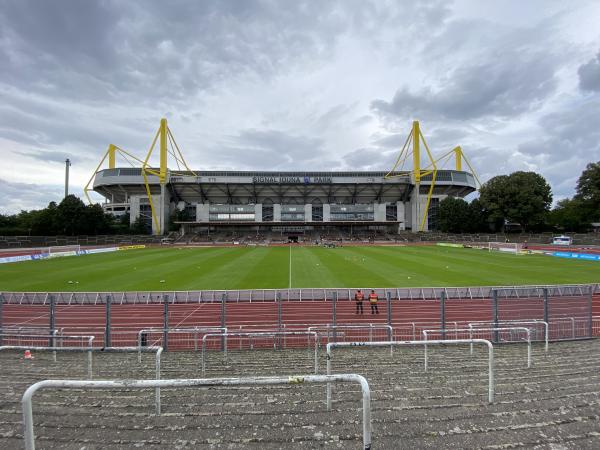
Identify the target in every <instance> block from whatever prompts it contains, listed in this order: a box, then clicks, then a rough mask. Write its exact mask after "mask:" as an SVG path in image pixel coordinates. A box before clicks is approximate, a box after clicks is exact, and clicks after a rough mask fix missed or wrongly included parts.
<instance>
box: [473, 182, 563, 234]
mask: <svg viewBox="0 0 600 450" xmlns="http://www.w3.org/2000/svg"><path fill="white" fill-rule="evenodd" d="M479 198H480V200H481V204H482V205H483V207H484V208H485V209H486V210H487V211H488V212H489V218H490V220H492V221H500V220H501V221H502V222H506V221H510V222H516V223H519V224H520V225H521V227H523V229H524V230H527V229H529V228H530V227H532V226H537V225H540V224H543V223H544V219H545V218H546V215H547V213H548V211H549V210H550V205H551V204H552V190H551V189H550V185H548V183H547V182H546V180H545V179H544V177H542V176H541V175H539V174H537V173H535V172H514V173H512V174H510V175H500V176H497V177H494V178H492V179H491V180H489V181H488V182H487V183H485V184H484V185H483V186H482V187H481V190H480V196H479Z"/></svg>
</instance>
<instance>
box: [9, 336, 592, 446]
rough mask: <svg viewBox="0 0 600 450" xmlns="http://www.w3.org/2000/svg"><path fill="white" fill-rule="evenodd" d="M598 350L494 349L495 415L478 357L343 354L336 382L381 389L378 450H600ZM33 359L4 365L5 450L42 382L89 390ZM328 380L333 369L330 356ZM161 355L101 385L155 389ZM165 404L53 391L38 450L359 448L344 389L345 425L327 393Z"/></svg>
mask: <svg viewBox="0 0 600 450" xmlns="http://www.w3.org/2000/svg"><path fill="white" fill-rule="evenodd" d="M599 350H600V341H598V340H590V341H579V342H564V343H554V344H551V346H550V351H549V353H548V354H546V353H544V351H543V345H542V344H535V346H534V351H533V367H532V368H531V369H526V368H525V367H524V355H525V351H526V350H525V348H524V347H523V346H522V345H505V346H497V347H496V348H495V357H496V358H495V359H496V364H495V366H496V398H495V403H494V404H492V405H488V404H487V395H486V394H487V387H488V386H487V349H486V350H484V349H483V348H479V349H477V348H476V349H475V354H474V355H473V356H471V355H469V350H468V346H464V347H452V346H448V347H445V348H440V347H437V348H433V347H432V348H430V349H429V355H430V359H429V367H430V370H429V372H427V373H425V372H423V349H422V348H421V347H418V348H409V347H402V348H396V349H395V350H394V356H392V357H391V356H390V354H389V348H381V349H369V348H355V349H351V350H348V349H336V350H335V351H334V354H333V359H332V367H333V373H358V374H361V375H364V376H365V377H366V378H367V379H368V381H369V384H370V387H371V395H372V402H371V406H372V424H373V448H374V449H382V448H385V449H402V448H407V449H408V448H411V449H419V448H431V449H439V448H456V449H465V448H496V449H501V448H544V449H545V448H553V449H582V448H590V449H591V448H600V415H599V414H600V413H599V411H600V408H599V405H600V370H599V369H600V352H599ZM34 356H35V359H33V360H23V359H22V355H20V354H17V353H11V352H1V353H0V399H1V400H0V447H1V448H3V449H12V448H22V446H23V439H22V434H23V428H22V416H21V405H20V399H21V396H22V394H23V392H24V391H25V389H26V388H27V386H29V385H31V384H32V383H34V382H36V381H39V380H43V379H56V378H64V379H85V378H86V376H87V370H86V365H85V361H86V360H85V355H83V354H76V353H65V354H59V355H58V361H57V362H56V363H53V362H52V356H51V354H45V353H35V354H34ZM199 363H200V355H199V353H191V352H190V353H187V352H185V353H184V352H176V353H166V354H163V370H162V378H163V379H167V378H200V370H199ZM320 367H321V373H323V370H324V368H325V358H324V352H321V361H320ZM312 371H313V361H312V359H311V357H310V356H309V353H308V351H307V350H285V351H274V350H255V351H249V350H246V351H241V352H240V351H237V352H236V351H230V352H229V357H228V360H227V362H225V361H224V360H223V355H222V354H221V353H220V352H216V351H212V352H211V353H210V355H209V357H208V359H207V377H217V376H227V377H229V376H251V375H298V374H310V373H312ZM153 377H154V355H151V354H144V355H143V362H142V365H141V366H140V365H138V363H137V356H136V355H135V354H131V355H125V354H102V353H96V354H94V378H95V379H122V378H140V379H141V378H146V379H148V378H153ZM153 395H154V394H153V392H152V391H151V390H148V391H140V390H136V391H134V390H125V391H79V390H69V391H52V390H42V391H40V392H38V393H37V394H36V395H35V396H34V398H33V405H34V406H33V413H34V421H35V432H36V444H37V448H67V449H78V450H79V449H84V448H85V449H87V450H90V449H100V448H102V449H109V448H110V449H126V448H127V449H129V448H136V447H139V448H169V449H172V448H207V449H208V448H227V449H239V448H255V449H258V448H260V449H276V448H286V449H288V448H298V449H299V448H321V447H325V448H343V449H346V448H357V449H358V448H361V444H362V427H361V410H360V408H361V395H360V389H359V388H358V386H356V385H353V384H348V385H346V384H344V385H336V388H335V390H334V393H333V411H332V412H327V411H326V407H325V387H324V386H323V385H294V386H289V385H286V386H261V387H229V388H222V387H213V388H202V389H200V388H194V389H182V390H170V389H163V390H162V401H163V406H162V411H163V414H162V416H160V417H156V416H155V415H154V407H153V401H154V397H153Z"/></svg>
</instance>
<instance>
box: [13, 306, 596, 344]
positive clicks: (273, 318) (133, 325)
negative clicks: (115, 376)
mask: <svg viewBox="0 0 600 450" xmlns="http://www.w3.org/2000/svg"><path fill="white" fill-rule="evenodd" d="M498 303H499V316H500V320H526V319H529V320H531V319H538V320H541V319H542V318H543V316H544V304H543V300H541V299H539V298H530V299H500V300H499V302H498ZM440 306H441V305H440V302H439V300H394V301H392V311H391V322H392V326H393V328H394V338H396V339H412V338H413V337H414V338H417V339H419V338H420V335H421V331H422V330H423V329H427V328H439V327H440V312H441V311H440ZM3 308H4V310H3V324H2V325H3V327H9V326H10V327H38V328H46V329H48V327H49V318H50V311H49V306H48V305H11V304H5V305H4V307H3ZM587 308H588V299H587V298H584V297H580V298H575V297H561V298H551V299H549V317H550V319H551V320H550V321H551V322H556V324H554V325H553V327H551V338H562V337H569V333H571V332H572V333H573V334H574V335H576V337H577V336H584V335H586V333H587V331H588V330H589V328H588V327H587V325H585V324H584V323H583V318H586V317H587V315H588V313H587V311H588V310H587ZM378 309H379V314H371V311H370V306H369V303H368V302H367V301H365V302H364V314H360V315H358V314H356V310H355V304H354V302H353V301H348V300H338V302H337V320H336V323H337V324H338V325H341V324H344V325H367V326H368V325H369V324H373V325H374V326H375V328H374V329H373V330H371V331H369V330H368V329H341V328H340V329H339V332H340V333H343V335H342V336H343V339H345V340H347V341H348V340H365V339H370V338H372V339H381V340H387V339H388V331H387V330H386V329H384V328H383V327H381V328H378V327H376V326H377V325H380V326H381V325H387V302H385V301H381V300H380V301H379V304H378ZM445 313H446V327H447V328H451V327H460V326H464V325H466V324H467V323H468V322H476V321H488V322H489V321H491V320H492V318H493V311H492V304H491V301H490V300H489V299H487V300H446V302H445ZM592 313H593V315H594V316H600V295H597V296H595V297H594V298H593V302H592ZM105 314H106V309H105V306H104V305H59V306H57V307H56V314H55V323H56V328H58V329H62V332H63V334H71V335H72V334H82V335H94V336H95V345H104V336H105V335H104V329H105ZM163 314H164V305H162V304H147V305H144V304H135V305H131V304H129V305H112V306H111V345H115V346H124V345H137V335H138V331H139V330H141V329H143V328H150V327H154V328H162V327H163ZM225 316H226V320H225V321H224V324H225V326H226V327H227V328H228V329H229V331H230V332H235V331H243V332H250V331H265V330H277V326H278V325H277V324H278V306H277V303H275V302H268V301H267V302H251V303H250V302H229V303H226V311H225ZM568 317H579V318H581V319H582V320H580V321H578V322H577V323H576V324H575V325H573V324H572V323H571V322H570V321H569V320H568V319H565V318H568ZM168 322H169V328H185V327H209V326H211V327H220V326H221V324H222V322H221V304H220V303H211V302H206V303H204V302H203V303H193V304H191V303H185V304H183V303H180V304H170V305H169V317H168ZM333 322H334V321H333V303H332V302H331V301H324V300H315V301H310V300H303V301H282V302H281V323H282V324H283V327H284V329H285V330H288V331H289V330H306V328H307V327H309V326H319V325H326V324H331V323H333ZM586 323H587V322H586ZM413 324H414V325H413ZM598 325H599V326H598V327H597V329H595V330H594V333H595V335H600V320H599V323H598ZM574 327H575V328H576V330H575V331H573V329H574ZM201 336H202V335H200V336H199V338H201ZM194 340H195V338H194V336H193V335H192V334H191V333H182V334H175V333H172V334H170V335H169V348H170V349H190V348H194V345H197V344H195V343H194ZM267 341H268V342H267ZM4 342H5V344H8V343H9V342H8V340H7V338H5V339H4ZM265 342H266V343H263V342H262V341H255V342H254V344H255V345H257V346H260V345H272V342H273V340H272V339H267V340H266V341H265ZM306 342H307V338H306V337H295V338H292V337H288V338H287V344H288V345H294V343H297V344H298V345H306ZM11 343H14V341H13V342H11ZM148 344H162V332H159V331H157V332H152V333H149V334H148ZM218 344H220V341H219V340H218V339H210V340H209V345H210V346H211V347H216V346H217V345H218ZM229 344H230V346H232V347H234V348H237V347H238V346H239V345H242V344H243V345H247V344H248V343H247V342H243V343H242V342H240V341H239V339H237V340H236V339H232V340H231V341H230V342H229ZM30 345H32V344H30ZM65 345H66V343H65Z"/></svg>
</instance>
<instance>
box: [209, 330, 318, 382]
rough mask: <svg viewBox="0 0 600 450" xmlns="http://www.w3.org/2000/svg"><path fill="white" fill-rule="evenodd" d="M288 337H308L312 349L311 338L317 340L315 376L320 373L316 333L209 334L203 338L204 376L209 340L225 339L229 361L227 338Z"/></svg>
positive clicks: (316, 341)
mask: <svg viewBox="0 0 600 450" xmlns="http://www.w3.org/2000/svg"><path fill="white" fill-rule="evenodd" d="M287 336H307V337H308V344H309V345H307V347H308V348H309V349H310V337H311V336H312V337H313V338H314V340H315V347H314V363H315V374H317V373H319V342H318V335H317V333H316V332H314V331H266V332H257V333H207V334H205V335H204V336H202V356H201V358H202V375H203V376H204V374H205V373H206V340H207V339H208V338H215V337H219V338H222V339H223V341H224V342H223V349H224V352H223V353H224V357H225V360H227V338H228V337H239V338H243V337H247V338H253V337H273V338H276V337H287Z"/></svg>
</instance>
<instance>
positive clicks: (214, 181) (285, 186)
mask: <svg viewBox="0 0 600 450" xmlns="http://www.w3.org/2000/svg"><path fill="white" fill-rule="evenodd" d="M415 124H416V131H415V125H413V132H411V134H412V133H414V135H415V139H413V143H414V142H415V140H416V141H417V145H416V148H413V151H415V152H416V155H413V161H415V160H416V162H415V167H417V170H411V171H392V172H372V171H352V172H348V171H344V172H322V171H293V172H280V171H256V172H248V171H193V170H186V171H172V170H169V168H168V167H167V162H166V157H167V151H168V149H167V143H166V142H167V137H169V136H171V135H170V131H169V130H168V128H167V126H166V120H164V119H163V121H162V122H161V129H159V132H158V133H157V137H156V138H155V142H156V141H157V139H158V138H160V141H162V140H163V139H162V135H161V133H162V134H164V136H165V138H164V141H165V144H164V147H165V148H164V149H162V148H161V167H160V168H155V169H152V168H150V167H148V166H147V161H148V159H149V156H150V154H151V152H152V147H151V149H150V151H149V154H148V156H147V157H146V160H145V161H143V165H142V167H141V168H136V167H116V165H115V154H114V153H115V149H118V148H117V147H115V146H111V147H109V151H108V152H107V155H105V158H106V157H107V156H108V159H109V168H108V169H104V170H98V169H97V170H96V171H95V172H94V175H93V178H92V179H93V190H94V191H95V192H97V193H99V194H101V195H102V196H103V197H104V198H105V199H106V203H105V204H104V209H105V210H106V211H107V212H110V213H113V214H115V215H121V214H129V216H130V220H131V222H132V223H133V222H134V221H135V220H136V218H138V217H141V218H143V219H144V220H146V221H147V223H148V226H150V225H151V227H152V230H153V232H154V233H156V234H162V233H165V232H166V231H168V227H169V222H170V217H171V215H172V214H173V213H174V212H175V211H176V210H179V211H185V213H186V214H180V217H185V220H180V221H179V222H178V224H181V225H182V229H183V230H184V231H185V232H186V233H189V232H201V231H203V230H208V231H210V230H211V229H227V228H234V229H236V230H243V229H247V230H248V231H251V230H252V231H259V230H264V231H284V232H286V231H289V232H292V231H296V232H301V231H303V230H317V231H318V230H319V229H327V228H330V229H331V228H340V229H346V228H349V227H353V229H354V230H356V231H360V230H384V231H385V232H388V233H396V232H398V231H400V230H412V231H415V232H416V231H427V230H432V229H436V226H437V220H436V218H437V209H438V205H439V201H440V200H442V199H443V198H445V197H447V196H452V197H464V196H465V195H467V194H469V193H471V192H473V191H475V190H476V181H477V179H476V176H474V174H473V173H471V172H467V171H463V170H435V171H431V170H429V171H424V170H422V169H421V168H420V166H419V164H420V161H419V153H418V151H419V145H418V142H419V139H420V138H419V134H420V131H419V129H418V122H415ZM161 130H162V131H161ZM417 133H418V134H417ZM420 136H422V135H420ZM407 142H408V140H407ZM425 145H426V144H425ZM153 146H154V144H153ZM413 147H415V145H414V144H413ZM457 149H458V150H456V149H455V150H453V151H460V148H459V147H457ZM177 150H178V149H177ZM111 151H112V153H111ZM427 152H428V153H429V149H428V148H427ZM169 153H170V152H169ZM171 154H172V155H174V153H171ZM456 158H457V160H456V168H457V169H460V168H461V164H460V154H456ZM103 161H104V159H103ZM138 161H140V162H142V161H141V160H138ZM100 164H102V161H101V163H100ZM185 166H186V167H187V165H185ZM99 167H100V166H99ZM395 167H396V166H395ZM434 167H435V163H434ZM188 169H189V168H188ZM92 179H91V180H90V182H91V181H92ZM432 185H433V186H432ZM86 189H87V187H86Z"/></svg>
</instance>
